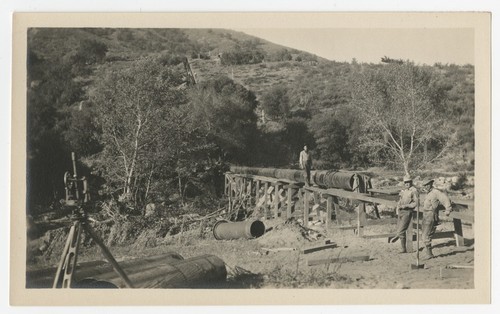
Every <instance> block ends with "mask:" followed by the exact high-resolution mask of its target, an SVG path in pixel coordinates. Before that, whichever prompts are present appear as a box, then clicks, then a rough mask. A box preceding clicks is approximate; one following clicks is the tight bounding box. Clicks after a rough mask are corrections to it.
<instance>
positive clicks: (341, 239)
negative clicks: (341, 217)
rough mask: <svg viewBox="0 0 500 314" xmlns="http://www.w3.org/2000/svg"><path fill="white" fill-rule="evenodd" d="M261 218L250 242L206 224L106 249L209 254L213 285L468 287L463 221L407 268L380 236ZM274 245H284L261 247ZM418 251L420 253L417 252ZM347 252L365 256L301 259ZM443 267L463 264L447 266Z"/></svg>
mask: <svg viewBox="0 0 500 314" xmlns="http://www.w3.org/2000/svg"><path fill="white" fill-rule="evenodd" d="M264 223H265V226H266V229H267V231H266V233H265V234H264V235H263V236H262V237H260V238H256V239H251V240H246V239H238V240H216V239H215V238H214V237H213V235H212V234H211V231H210V229H209V228H207V229H206V232H205V233H204V236H203V237H200V233H199V230H191V231H186V232H184V233H182V234H177V235H175V236H168V237H165V238H164V239H161V240H159V241H157V243H156V245H155V246H153V247H149V248H146V247H144V246H134V245H128V246H112V247H110V249H111V251H112V253H113V255H114V256H115V257H116V259H117V260H125V259H130V258H136V257H143V256H149V255H158V254H161V253H165V252H177V253H179V254H181V255H182V256H183V257H184V258H190V257H195V256H200V255H203V254H212V255H216V256H218V257H219V258H221V259H222V260H224V262H225V263H226V268H227V270H228V280H227V282H226V283H224V284H223V285H222V286H221V285H216V286H213V288H339V289H344V288H360V289H366V288H368V289H372V288H377V289H421V288H425V289H432V288H436V289H441V288H444V289H471V288H474V280H473V269H471V268H470V266H473V265H474V240H473V230H472V229H471V228H470V227H467V226H464V228H463V232H464V237H465V246H463V247H457V246H456V245H455V241H454V239H453V238H446V239H437V240H434V241H433V246H434V249H433V251H434V255H435V256H436V257H435V258H433V259H430V260H426V261H421V263H423V264H424V267H425V268H424V269H419V270H412V269H411V267H410V265H411V264H416V253H407V254H400V253H398V251H399V247H400V244H399V242H396V243H388V238H376V239H366V238H360V237H358V236H357V235H356V234H355V233H354V232H353V230H338V229H333V228H325V226H324V225H323V224H319V225H314V226H310V228H311V229H313V230H315V231H316V232H314V231H311V230H309V234H305V235H306V237H307V238H308V239H306V238H305V237H304V230H306V229H303V228H301V227H299V225H298V224H296V223H286V224H285V223H284V221H283V220H281V219H274V220H264ZM395 228H396V226H395V225H377V226H369V227H366V228H365V230H364V234H365V235H370V234H384V233H390V232H394V231H395ZM450 230H453V224H452V223H450V222H444V223H443V224H441V225H440V226H438V232H439V231H450ZM315 239H316V240H315ZM326 239H329V240H330V241H331V242H332V243H335V244H336V245H337V246H336V247H335V248H330V249H326V250H321V251H317V252H313V253H309V254H303V253H301V252H300V250H302V249H304V248H308V247H314V246H319V245H323V244H324V243H325V240H326ZM420 246H421V247H422V246H423V245H422V244H421V245H420ZM414 247H416V242H414ZM276 248H286V249H287V250H288V251H276V250H275V251H272V250H271V251H269V249H276ZM291 249H296V250H291ZM56 253H57V252H54V253H53V254H52V255H53V256H52V257H51V258H50V259H48V260H46V262H47V264H48V265H46V266H49V265H50V264H54V262H55V261H57V259H58V256H57V254H56ZM421 255H424V254H423V253H422V252H421ZM353 256H369V260H367V261H345V260H344V261H343V262H334V263H327V264H321V265H317V266H308V260H314V259H329V258H337V257H353ZM96 259H102V257H101V255H100V254H99V252H98V251H97V248H92V249H83V250H82V252H81V255H80V257H79V260H80V261H89V260H96ZM450 265H459V266H468V268H462V269H450V268H448V267H449V266H450ZM28 266H30V265H28ZM39 266H41V265H40V263H39V261H38V263H36V264H32V265H31V267H35V268H38V267H39ZM50 266H53V265H50ZM29 268H30V267H29Z"/></svg>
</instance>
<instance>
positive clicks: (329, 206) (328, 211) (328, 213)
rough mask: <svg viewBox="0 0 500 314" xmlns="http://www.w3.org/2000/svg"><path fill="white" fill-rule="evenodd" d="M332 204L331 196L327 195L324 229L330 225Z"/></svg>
mask: <svg viewBox="0 0 500 314" xmlns="http://www.w3.org/2000/svg"><path fill="white" fill-rule="evenodd" d="M332 202H333V196H330V195H328V196H327V198H326V221H325V223H326V227H330V225H331V224H332Z"/></svg>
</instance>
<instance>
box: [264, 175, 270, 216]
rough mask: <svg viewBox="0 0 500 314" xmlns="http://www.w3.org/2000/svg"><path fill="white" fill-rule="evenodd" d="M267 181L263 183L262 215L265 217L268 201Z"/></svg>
mask: <svg viewBox="0 0 500 314" xmlns="http://www.w3.org/2000/svg"><path fill="white" fill-rule="evenodd" d="M268 190H269V182H265V183H264V217H265V218H266V219H267V210H268V204H267V202H268V201H269V192H268Z"/></svg>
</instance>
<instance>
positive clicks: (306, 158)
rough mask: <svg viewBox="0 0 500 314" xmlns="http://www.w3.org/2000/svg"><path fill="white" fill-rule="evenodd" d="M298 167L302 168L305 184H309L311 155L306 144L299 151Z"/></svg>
mask: <svg viewBox="0 0 500 314" xmlns="http://www.w3.org/2000/svg"><path fill="white" fill-rule="evenodd" d="M299 166H300V169H302V170H304V175H305V179H306V186H310V185H311V168H312V156H311V153H310V152H309V150H308V149H307V145H304V150H303V151H301V152H300V157H299Z"/></svg>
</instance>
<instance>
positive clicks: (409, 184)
mask: <svg viewBox="0 0 500 314" xmlns="http://www.w3.org/2000/svg"><path fill="white" fill-rule="evenodd" d="M403 183H404V185H405V189H403V190H401V192H400V193H399V201H398V205H397V207H396V211H397V212H398V230H397V232H396V233H397V234H396V235H397V237H399V239H400V240H401V251H400V252H401V253H406V230H407V229H408V226H409V225H410V223H411V218H412V213H413V211H414V210H415V209H416V208H417V206H418V202H419V200H418V197H419V195H418V190H417V188H415V187H414V186H413V180H412V179H411V177H410V176H409V175H405V176H404V178H403Z"/></svg>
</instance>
